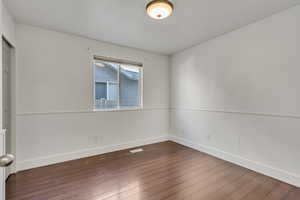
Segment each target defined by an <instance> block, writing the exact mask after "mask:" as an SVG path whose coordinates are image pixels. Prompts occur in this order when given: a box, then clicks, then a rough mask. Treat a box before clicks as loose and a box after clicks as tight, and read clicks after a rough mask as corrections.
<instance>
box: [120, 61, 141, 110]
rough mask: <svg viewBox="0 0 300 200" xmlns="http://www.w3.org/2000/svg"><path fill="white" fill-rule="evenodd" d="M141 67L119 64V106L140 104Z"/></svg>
mask: <svg viewBox="0 0 300 200" xmlns="http://www.w3.org/2000/svg"><path fill="white" fill-rule="evenodd" d="M140 79H141V68H140V67H136V66H129V65H120V106H122V107H132V106H134V107H136V106H140V87H141V85H140V81H141V80H140Z"/></svg>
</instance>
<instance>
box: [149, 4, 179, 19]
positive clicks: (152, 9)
mask: <svg viewBox="0 0 300 200" xmlns="http://www.w3.org/2000/svg"><path fill="white" fill-rule="evenodd" d="M146 9H147V13H148V15H149V16H150V17H151V18H153V19H164V18H166V17H168V16H170V15H171V14H172V12H173V4H172V3H171V2H169V1H168V0H154V1H151V2H150V3H149V4H148V5H147V7H146Z"/></svg>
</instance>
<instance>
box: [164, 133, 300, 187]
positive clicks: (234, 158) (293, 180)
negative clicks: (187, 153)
mask: <svg viewBox="0 0 300 200" xmlns="http://www.w3.org/2000/svg"><path fill="white" fill-rule="evenodd" d="M170 140H171V141H174V142H176V143H179V144H182V145H184V146H187V147H190V148H193V149H196V150H198V151H201V152H205V153H207V154H210V155H213V156H215V157H218V158H220V159H223V160H226V161H229V162H232V163H234V164H237V165H239V166H242V167H245V168H248V169H251V170H253V171H256V172H259V173H262V174H264V175H267V176H270V177H272V178H275V179H278V180H281V181H283V182H286V183H289V184H291V185H295V186H297V187H300V176H299V175H298V174H293V173H290V172H288V171H285V170H282V169H278V168H275V167H272V166H268V165H265V164H263V163H260V162H256V161H252V160H248V159H245V158H242V157H240V156H238V155H234V154H231V153H228V152H224V151H221V150H219V149H216V148H212V147H207V146H203V145H200V144H196V143H194V142H192V141H189V140H186V139H183V138H179V137H177V136H173V135H172V136H170Z"/></svg>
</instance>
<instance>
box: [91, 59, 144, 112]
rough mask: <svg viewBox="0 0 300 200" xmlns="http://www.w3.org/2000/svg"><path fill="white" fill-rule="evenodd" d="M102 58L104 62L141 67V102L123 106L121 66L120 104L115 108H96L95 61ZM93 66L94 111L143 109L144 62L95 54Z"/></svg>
mask: <svg viewBox="0 0 300 200" xmlns="http://www.w3.org/2000/svg"><path fill="white" fill-rule="evenodd" d="M96 60H100V61H103V62H112V63H117V64H120V65H122V64H125V65H131V66H136V67H139V68H140V80H139V101H140V104H139V105H138V106H132V107H122V106H120V77H119V76H120V67H119V68H118V82H119V95H118V105H117V107H115V108H96V88H95V61H96ZM92 68H93V70H92V71H93V75H92V77H93V78H92V88H93V93H92V94H93V111H95V112H97V111H126V110H142V109H143V107H144V105H143V102H144V73H143V64H142V63H139V62H134V61H128V60H122V59H115V58H109V57H103V56H97V55H94V56H93V62H92Z"/></svg>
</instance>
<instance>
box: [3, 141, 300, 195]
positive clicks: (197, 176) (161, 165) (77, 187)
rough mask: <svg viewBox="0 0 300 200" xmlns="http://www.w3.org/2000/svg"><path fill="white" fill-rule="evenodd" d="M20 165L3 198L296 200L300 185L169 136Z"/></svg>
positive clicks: (299, 193) (10, 179) (9, 181)
mask: <svg viewBox="0 0 300 200" xmlns="http://www.w3.org/2000/svg"><path fill="white" fill-rule="evenodd" d="M143 148H144V152H141V153H136V154H131V153H129V152H128V150H124V151H118V152H113V153H107V154H103V155H99V156H94V157H89V158H84V159H80V160H74V161H69V162H64V163H60V164H56V165H51V166H47V167H40V168H36V169H31V170H27V171H22V172H19V173H17V174H16V175H12V176H11V177H10V178H9V179H8V181H7V200H104V199H105V200H125V199H126V200H160V199H168V200H178V199H187V200H200V199H203V200H204V199H205V200H227V199H228V200H239V199H243V200H299V199H300V189H299V188H296V187H294V186H291V185H289V184H286V183H283V182H280V181H278V180H275V179H272V178H269V177H267V176H264V175H261V174H258V173H256V172H253V171H251V170H248V169H245V168H242V167H239V166H237V165H234V164H231V163H229V162H226V161H223V160H220V159H217V158H215V157H212V156H209V155H207V154H204V153H201V152H198V151H195V150H192V149H190V148H187V147H184V146H181V145H179V144H176V143H173V142H163V143H158V144H153V145H147V146H144V147H143Z"/></svg>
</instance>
